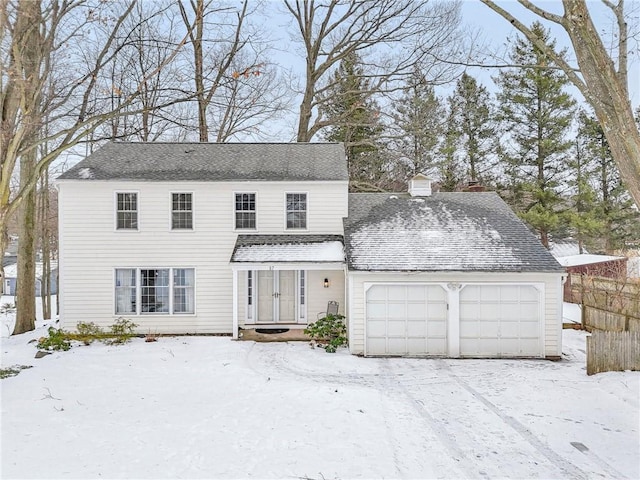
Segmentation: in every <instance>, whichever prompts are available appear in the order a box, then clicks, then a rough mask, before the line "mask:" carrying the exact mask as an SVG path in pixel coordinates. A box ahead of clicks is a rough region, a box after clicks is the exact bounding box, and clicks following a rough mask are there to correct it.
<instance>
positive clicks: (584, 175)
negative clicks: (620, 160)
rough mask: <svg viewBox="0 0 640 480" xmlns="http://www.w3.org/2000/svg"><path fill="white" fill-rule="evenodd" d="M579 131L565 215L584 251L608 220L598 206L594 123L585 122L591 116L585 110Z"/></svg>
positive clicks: (591, 246)
mask: <svg viewBox="0 0 640 480" xmlns="http://www.w3.org/2000/svg"><path fill="white" fill-rule="evenodd" d="M578 118H579V127H578V135H577V136H576V140H575V144H574V148H573V158H572V159H571V160H569V162H568V168H569V170H568V171H569V179H568V181H567V184H568V186H569V188H570V192H571V193H570V196H569V202H570V206H571V208H570V209H569V210H567V211H566V212H565V219H566V221H567V224H568V226H569V229H570V232H571V235H572V236H573V237H574V238H575V239H576V240H577V241H578V247H579V251H580V253H583V251H584V248H585V246H586V247H588V248H589V249H592V248H593V247H594V240H595V239H596V238H597V237H598V236H599V235H600V234H601V233H602V231H603V229H604V221H603V219H602V217H601V215H600V213H601V212H600V210H599V208H598V197H597V192H596V189H595V188H594V186H593V180H594V177H595V175H596V165H595V162H594V158H593V155H591V151H590V150H591V148H590V144H591V140H592V137H591V134H590V133H591V132H590V130H591V129H590V126H589V125H587V124H586V123H585V121H588V120H589V118H588V117H587V116H586V115H585V113H584V112H580V115H579V117H578Z"/></svg>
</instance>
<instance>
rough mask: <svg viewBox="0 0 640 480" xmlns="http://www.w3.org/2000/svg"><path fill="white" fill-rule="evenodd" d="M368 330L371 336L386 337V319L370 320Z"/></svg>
mask: <svg viewBox="0 0 640 480" xmlns="http://www.w3.org/2000/svg"><path fill="white" fill-rule="evenodd" d="M367 332H368V334H369V336H370V337H385V336H386V335H387V322H386V321H384V320H369V322H368V323H367Z"/></svg>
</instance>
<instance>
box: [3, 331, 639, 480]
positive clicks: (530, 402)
mask: <svg viewBox="0 0 640 480" xmlns="http://www.w3.org/2000/svg"><path fill="white" fill-rule="evenodd" d="M26 341H28V338H25V336H19V337H12V338H10V339H6V338H3V339H2V353H3V357H2V365H3V366H7V365H12V364H25V363H26V364H29V365H34V368H32V369H28V370H23V371H22V372H21V373H20V374H19V375H18V376H16V377H12V378H8V379H5V380H2V381H1V382H0V387H1V394H2V439H1V440H2V447H1V448H2V450H1V453H2V477H3V478H21V477H30V478H34V477H35V478H98V477H99V478H248V477H257V478H312V479H327V480H328V479H334V478H341V479H342V478H505V477H508V478H602V477H604V478H638V477H640V467H639V458H640V447H639V442H640V441H639V433H638V421H639V418H638V408H639V407H638V403H639V402H638V397H639V375H638V374H637V372H625V373H609V374H601V375H597V376H593V377H587V376H586V374H585V370H584V353H583V350H584V333H583V332H576V331H565V348H564V351H565V356H564V357H565V358H564V359H563V360H562V361H560V362H547V361H529V360H443V359H430V360H422V359H372V358H369V359H365V358H358V357H353V356H350V355H348V354H347V353H346V352H345V351H341V352H338V353H337V354H334V355H331V354H326V353H325V352H324V351H321V350H312V349H310V348H309V347H308V346H307V345H306V344H304V343H281V344H275V343H270V344H257V343H253V342H234V341H231V340H230V339H229V338H217V337H177V338H161V339H160V341H159V342H157V343H144V342H143V341H142V339H136V340H134V342H133V343H131V344H129V345H125V346H121V347H108V346H104V345H93V346H91V347H76V348H73V349H72V350H71V351H69V352H65V353H55V354H53V355H50V356H48V357H46V358H43V359H40V360H35V359H33V353H35V349H34V347H33V346H32V345H26Z"/></svg>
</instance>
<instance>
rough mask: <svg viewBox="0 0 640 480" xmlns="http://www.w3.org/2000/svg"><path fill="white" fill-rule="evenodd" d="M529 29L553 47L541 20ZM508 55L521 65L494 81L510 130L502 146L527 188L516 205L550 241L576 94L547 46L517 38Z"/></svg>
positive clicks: (502, 115)
mask: <svg viewBox="0 0 640 480" xmlns="http://www.w3.org/2000/svg"><path fill="white" fill-rule="evenodd" d="M531 30H532V32H534V33H535V35H536V38H538V39H540V41H541V42H543V43H544V44H545V45H548V46H549V47H550V48H552V49H554V48H555V45H554V43H555V42H553V41H551V40H550V39H549V33H548V32H547V31H546V30H545V29H544V27H543V26H542V24H541V23H539V22H536V23H534V24H533V26H532V27H531ZM510 60H511V63H513V64H514V65H522V67H520V68H517V69H515V68H514V69H509V70H506V71H503V72H501V73H500V74H499V75H498V77H497V78H496V84H497V85H498V87H499V89H500V90H499V92H498V100H499V103H500V118H501V119H502V120H503V121H504V125H505V128H506V130H507V132H508V136H507V138H506V139H505V140H506V143H505V144H504V145H503V147H504V150H505V152H506V155H507V158H508V162H509V163H510V165H509V166H508V168H512V169H513V170H514V171H515V172H517V178H518V182H517V184H516V185H514V186H513V188H521V189H522V190H523V192H524V195H523V197H522V200H523V201H522V204H520V205H513V207H514V208H516V211H518V213H519V214H520V215H521V217H522V218H523V219H524V220H525V221H526V222H528V223H529V224H530V225H531V226H532V227H533V228H534V229H535V230H536V231H537V232H538V234H539V235H540V241H541V242H542V244H543V245H545V246H546V247H548V246H549V234H551V233H554V232H555V231H556V230H557V229H558V227H559V226H560V224H561V216H560V211H561V210H562V197H561V196H560V187H561V184H562V182H563V180H564V178H563V177H564V173H565V171H566V167H567V161H568V156H567V154H568V151H569V149H570V148H571V144H572V142H571V141H569V140H568V139H567V134H568V133H569V130H570V127H571V121H572V118H573V111H574V105H575V100H574V99H573V98H572V97H571V95H569V94H568V93H567V92H565V87H566V86H567V84H568V81H567V78H566V76H565V74H564V73H563V72H562V71H560V70H559V69H557V68H555V67H556V65H555V64H554V62H553V60H552V58H550V56H549V55H548V54H547V53H546V50H541V49H540V48H538V47H537V46H535V45H533V44H531V43H530V42H528V41H526V40H523V39H518V40H517V41H516V43H515V44H514V46H513V49H512V51H511V54H510ZM514 178H516V177H515V176H514Z"/></svg>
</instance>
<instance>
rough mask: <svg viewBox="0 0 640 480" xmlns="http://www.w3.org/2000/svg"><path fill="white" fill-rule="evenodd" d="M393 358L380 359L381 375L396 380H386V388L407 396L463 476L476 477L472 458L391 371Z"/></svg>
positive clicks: (476, 473) (476, 472)
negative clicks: (392, 381)
mask: <svg viewBox="0 0 640 480" xmlns="http://www.w3.org/2000/svg"><path fill="white" fill-rule="evenodd" d="M393 360H397V359H388V358H381V359H380V362H381V365H382V368H383V369H384V370H385V371H386V374H385V375H384V376H383V377H384V378H387V379H390V378H395V379H396V380H397V381H396V382H394V383H391V382H389V381H387V382H386V383H387V385H386V386H387V388H388V390H389V391H396V392H397V393H399V394H401V395H403V396H404V397H405V398H407V400H408V401H409V402H408V403H409V404H410V405H411V406H412V407H413V409H414V411H415V412H416V413H417V414H418V415H419V416H420V417H421V418H422V419H423V420H424V421H425V422H426V423H427V425H428V427H429V428H430V429H431V431H432V432H433V433H434V434H435V436H436V437H437V439H438V440H439V441H440V443H441V444H442V445H443V446H444V447H445V449H446V450H447V451H449V452H450V454H451V458H452V459H453V460H454V461H455V462H456V464H457V466H458V467H459V468H460V469H461V471H462V473H464V474H465V478H477V477H478V471H477V468H476V467H475V465H474V464H473V463H472V460H471V459H470V458H469V456H468V455H466V454H465V453H464V452H463V451H462V450H461V449H460V448H459V447H458V445H457V444H456V443H455V442H454V441H453V440H452V437H451V435H450V434H449V432H448V431H447V429H446V428H445V427H444V426H443V425H442V423H441V422H440V421H438V420H437V419H436V418H434V417H433V416H432V415H431V414H430V413H429V412H428V410H427V409H426V407H425V405H424V402H422V401H421V400H418V399H416V398H415V397H414V396H413V395H412V394H411V392H409V389H408V388H407V387H406V386H405V385H404V383H403V382H402V381H401V379H400V378H399V377H398V375H396V374H395V373H394V372H393V370H392V369H391V366H390V365H389V362H390V361H393Z"/></svg>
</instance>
